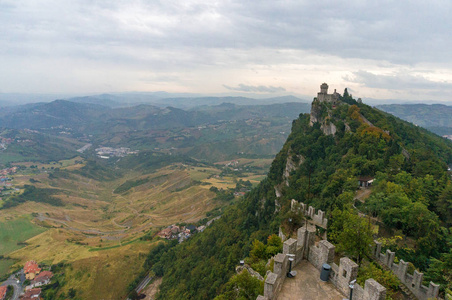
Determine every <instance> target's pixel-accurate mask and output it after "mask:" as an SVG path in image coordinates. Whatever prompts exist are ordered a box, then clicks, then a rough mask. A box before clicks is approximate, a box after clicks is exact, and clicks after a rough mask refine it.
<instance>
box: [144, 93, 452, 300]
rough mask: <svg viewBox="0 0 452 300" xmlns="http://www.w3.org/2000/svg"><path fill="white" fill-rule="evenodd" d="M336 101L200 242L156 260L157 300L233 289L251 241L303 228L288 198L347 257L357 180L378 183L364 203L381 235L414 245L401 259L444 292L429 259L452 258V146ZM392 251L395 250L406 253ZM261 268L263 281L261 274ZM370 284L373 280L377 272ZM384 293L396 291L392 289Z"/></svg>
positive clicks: (344, 99) (305, 123)
mask: <svg viewBox="0 0 452 300" xmlns="http://www.w3.org/2000/svg"><path fill="white" fill-rule="evenodd" d="M321 92H322V91H321ZM325 94H326V95H328V94H327V93H325ZM336 96H337V97H324V98H323V99H319V97H317V98H316V99H314V101H313V103H312V108H311V112H310V114H300V116H299V117H298V118H297V119H296V120H294V121H293V123H292V131H291V133H290V135H289V137H288V138H287V141H286V143H285V144H284V146H283V147H282V149H281V151H280V152H279V153H278V155H277V156H276V157H275V159H274V161H273V163H272V166H271V169H270V171H269V173H268V175H267V178H266V179H264V180H263V181H262V182H261V183H260V184H259V186H258V187H256V188H255V189H253V190H252V191H251V192H250V193H248V194H247V195H246V196H245V198H244V200H243V201H241V202H239V203H237V204H236V205H234V206H232V207H231V208H230V209H229V210H227V211H226V212H225V213H224V215H223V217H222V218H221V219H220V220H218V221H217V222H216V223H214V224H213V226H212V227H211V228H209V229H208V230H206V231H205V232H204V233H203V234H202V235H199V236H198V237H196V238H194V239H193V240H191V241H189V242H188V243H185V244H182V245H178V246H176V247H174V248H171V249H170V250H168V251H167V252H165V253H164V254H163V255H162V256H161V257H160V260H159V261H158V262H157V263H156V264H155V265H154V267H153V270H154V269H155V270H159V271H160V274H163V282H162V285H161V291H160V294H159V296H158V299H177V298H178V297H180V296H181V295H183V297H184V298H186V299H209V298H213V297H215V295H218V294H221V293H223V292H227V291H228V288H230V287H231V284H232V281H231V282H230V283H227V281H228V279H229V278H230V277H231V276H232V275H233V274H234V269H235V266H236V264H237V263H238V261H239V260H241V259H243V258H244V257H246V256H249V255H250V251H251V250H252V249H253V247H254V246H253V245H254V242H253V241H255V240H256V239H257V240H258V241H260V242H266V240H267V237H268V236H269V235H270V234H272V233H278V229H279V227H280V226H281V227H283V228H286V229H287V228H297V227H298V226H299V225H301V224H302V223H301V221H302V220H299V219H294V218H293V217H290V216H291V213H290V206H291V200H292V199H296V200H297V201H300V202H303V203H305V204H306V205H312V206H314V207H315V208H317V209H321V210H323V211H325V212H326V215H327V217H328V219H329V225H328V228H329V229H328V231H327V234H328V239H329V240H330V241H331V242H332V243H333V244H335V245H337V246H338V247H339V249H341V253H342V254H346V255H350V256H351V257H353V258H354V255H355V254H354V252H353V251H351V250H350V251H349V250H348V248H347V245H349V244H347V242H345V241H344V240H343V239H342V238H340V236H341V232H344V230H343V226H345V225H344V223H343V222H344V221H343V220H344V218H345V220H348V219H353V218H350V217H347V216H349V215H350V214H352V215H354V214H357V213H358V212H359V210H360V208H359V207H358V206H356V207H357V208H354V207H355V205H358V204H359V203H355V193H356V191H357V189H358V184H357V182H358V177H359V176H368V177H369V176H371V177H373V178H375V183H374V185H375V187H374V193H372V196H371V197H370V198H369V200H368V201H369V202H368V204H367V205H368V207H371V208H370V209H371V213H372V215H373V216H374V217H375V218H377V219H378V220H381V222H383V224H384V226H385V227H387V230H401V232H402V234H403V235H404V236H405V237H406V239H409V240H411V241H412V243H414V244H415V245H416V246H415V247H414V248H413V249H412V250H411V251H412V252H406V251H407V250H404V251H402V252H401V251H399V252H398V253H397V255H398V257H399V258H403V259H404V260H406V261H412V262H413V263H415V264H416V267H418V268H420V269H421V270H423V271H425V272H426V277H427V278H428V279H429V280H433V281H434V282H436V283H440V284H441V285H442V286H443V288H444V280H443V279H441V278H438V277H435V275H434V274H435V273H434V272H433V271H430V270H431V268H432V266H430V265H429V263H428V261H429V259H430V258H434V259H438V261H440V262H441V261H442V260H441V259H442V255H446V254H447V252H448V251H449V248H447V246H445V245H446V242H445V241H446V240H447V239H448V238H450V236H451V234H450V233H447V234H445V232H446V231H447V229H446V228H447V227H445V226H450V225H452V220H451V219H450V217H449V216H448V215H449V214H450V210H443V209H441V207H443V206H444V205H447V203H448V201H450V200H447V199H448V198H447V195H449V194H448V193H450V191H449V190H450V189H451V182H450V176H448V174H447V164H449V163H451V162H452V143H450V142H448V141H446V140H444V139H442V138H440V137H438V136H436V135H434V134H432V133H430V132H428V131H427V130H424V129H422V128H419V127H415V126H413V125H411V124H409V123H407V122H405V121H402V120H400V119H398V118H396V117H394V116H391V115H389V114H386V113H383V112H381V111H379V110H376V109H374V108H372V107H370V106H368V105H366V104H364V103H362V101H357V100H355V99H353V97H352V96H351V95H349V94H348V93H347V91H346V90H345V91H344V94H343V95H339V94H337V93H336ZM334 128H335V129H334ZM394 189H395V191H396V192H395V191H394ZM433 191H434V192H433ZM391 197H392V198H391ZM389 199H392V200H389ZM366 201H367V200H366ZM391 201H393V202H391ZM394 201H395V202H394ZM366 203H367V202H366ZM360 207H361V206H360ZM362 207H364V205H362ZM363 209H364V208H363ZM395 216H404V217H402V218H400V217H398V218H396V219H394V217H395ZM289 219H290V220H291V223H290V224H289V223H288V222H289ZM413 219H416V220H417V221H416V222H413V221H412V220H413ZM330 222H331V223H330ZM352 228H353V227H352ZM447 232H448V231H447ZM287 234H289V235H290V232H288V233H287ZM377 237H378V236H376V237H375V238H377ZM390 247H391V248H390V249H392V250H396V251H397V250H398V249H399V250H400V249H402V248H403V247H409V246H408V245H405V246H404V245H403V244H393V245H391V246H390ZM399 247H402V248H399ZM403 249H405V248H403ZM184 253H190V255H189V256H186V255H184ZM400 253H405V254H403V255H402V256H401V254H400ZM443 253H446V254H443ZM182 257H184V258H183V259H182ZM438 264H439V263H438ZM254 267H255V268H258V266H257V265H255V266H254ZM254 267H253V268H254ZM261 270H262V271H263V272H264V273H263V274H261V275H265V270H266V268H265V267H264V268H263V269H261ZM361 276H364V275H361ZM367 276H369V277H368V278H370V277H373V278H375V279H376V280H377V281H378V280H379V278H378V276H379V275H378V274H376V273H372V274H367ZM234 278H235V277H234ZM361 278H362V277H361ZM234 280H237V278H235V279H234ZM235 287H236V288H238V286H237V285H235ZM389 288H390V289H391V292H393V293H395V292H397V288H394V287H389ZM228 295H229V294H228ZM218 299H223V298H221V297H220V298H218Z"/></svg>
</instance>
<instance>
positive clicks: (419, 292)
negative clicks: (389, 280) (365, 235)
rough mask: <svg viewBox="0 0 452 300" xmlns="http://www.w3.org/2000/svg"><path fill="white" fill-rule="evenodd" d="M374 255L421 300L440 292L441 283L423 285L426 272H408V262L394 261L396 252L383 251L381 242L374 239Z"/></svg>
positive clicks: (435, 295)
mask: <svg viewBox="0 0 452 300" xmlns="http://www.w3.org/2000/svg"><path fill="white" fill-rule="evenodd" d="M374 244H375V246H374V247H373V255H374V257H375V259H376V260H377V261H378V262H379V263H381V264H383V265H385V266H387V267H388V268H389V269H390V270H391V271H393V272H394V274H395V275H396V276H397V277H398V278H399V279H400V281H401V282H402V283H403V284H404V285H405V286H406V287H407V288H408V289H409V290H410V291H411V292H412V293H413V294H414V295H415V296H416V297H417V298H418V299H420V300H427V299H436V298H437V297H438V293H439V285H438V284H435V283H433V282H431V281H430V284H429V286H428V287H426V286H425V285H422V279H423V277H424V274H423V273H421V272H419V271H417V270H415V271H414V273H413V275H411V274H408V272H407V270H408V262H405V261H403V259H401V260H400V262H399V263H398V264H396V263H394V260H395V252H392V251H391V250H389V249H388V250H386V253H384V254H383V253H381V243H380V242H378V241H374Z"/></svg>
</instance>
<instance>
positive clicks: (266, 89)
mask: <svg viewBox="0 0 452 300" xmlns="http://www.w3.org/2000/svg"><path fill="white" fill-rule="evenodd" d="M223 86H224V87H225V88H227V89H228V90H231V91H238V92H254V93H278V92H285V91H286V89H285V88H283V87H280V86H264V85H259V86H252V85H245V84H242V83H241V84H239V85H238V86H237V87H231V86H227V85H225V84H224V85H223Z"/></svg>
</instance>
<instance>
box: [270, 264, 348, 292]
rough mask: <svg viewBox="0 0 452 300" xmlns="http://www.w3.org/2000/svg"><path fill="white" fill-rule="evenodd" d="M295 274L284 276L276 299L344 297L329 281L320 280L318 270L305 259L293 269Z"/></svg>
mask: <svg viewBox="0 0 452 300" xmlns="http://www.w3.org/2000/svg"><path fill="white" fill-rule="evenodd" d="M294 270H295V271H297V276H295V277H294V278H286V279H285V280H284V284H283V286H282V289H281V292H280V293H279V295H278V298H277V299H278V300H325V299H328V300H330V299H331V300H342V299H346V297H345V296H343V295H342V294H341V293H339V291H338V290H336V288H335V287H334V285H332V284H331V283H329V282H323V281H321V280H320V272H319V270H317V269H316V268H315V267H314V266H313V265H311V264H310V263H309V262H307V261H306V260H303V261H301V262H300V263H299V264H298V265H297V266H296V267H295V269H294Z"/></svg>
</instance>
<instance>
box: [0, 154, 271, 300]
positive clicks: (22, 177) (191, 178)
mask: <svg viewBox="0 0 452 300" xmlns="http://www.w3.org/2000/svg"><path fill="white" fill-rule="evenodd" d="M80 162H81V161H80V160H79V159H78V158H74V159H72V160H67V161H64V162H57V163H50V164H45V165H44V164H42V165H38V169H39V168H41V169H42V168H43V167H44V168H45V169H49V168H51V167H52V166H54V167H56V166H58V167H59V168H60V170H63V171H58V172H55V171H49V172H48V173H46V172H44V171H40V172H36V174H33V173H30V172H26V170H28V169H29V167H30V166H31V165H32V164H30V165H27V169H25V171H24V172H20V173H18V174H16V175H15V176H14V182H15V184H16V185H18V186H19V187H21V186H22V185H25V184H28V185H30V184H31V185H34V186H36V187H37V188H41V189H49V188H50V189H52V190H54V191H56V193H55V194H53V197H56V198H58V199H60V200H61V201H62V203H63V206H50V205H49V204H46V203H40V202H34V201H29V202H26V203H24V204H20V205H19V206H16V207H13V208H10V209H7V210H0V241H1V243H0V254H5V255H6V256H7V257H8V258H11V259H13V260H14V262H15V265H14V266H19V265H23V264H24V263H25V262H26V261H27V260H30V259H33V260H36V261H38V262H40V263H45V264H48V265H50V264H57V263H68V264H69V265H70V267H67V268H66V269H65V274H66V277H65V278H67V279H66V280H67V282H66V285H65V286H64V287H63V288H62V289H63V291H66V292H67V290H68V289H69V287H72V288H75V289H77V291H78V292H77V293H78V294H77V296H78V297H81V298H83V299H102V298H104V299H123V298H124V297H125V292H126V289H127V285H128V283H129V282H131V281H132V280H133V279H134V277H135V276H136V275H137V274H138V273H139V272H140V268H141V266H142V265H143V262H144V260H145V258H146V254H147V253H148V252H149V250H150V249H151V248H152V247H153V246H154V245H155V243H156V240H155V239H154V240H151V241H144V240H142V239H140V238H141V237H143V236H145V235H146V236H147V237H149V236H152V235H154V234H155V233H156V232H158V231H159V230H160V229H162V228H164V227H166V226H168V225H170V224H175V223H196V222H198V221H199V220H200V219H203V218H205V217H206V213H207V212H209V211H212V210H215V209H217V208H218V207H222V206H224V205H227V203H225V202H222V201H220V200H213V199H214V198H215V197H216V193H215V192H212V191H211V190H210V188H211V187H212V186H215V187H217V188H219V189H221V188H222V189H228V188H232V189H233V188H235V185H236V182H237V181H238V179H242V180H250V181H251V182H252V183H253V184H254V183H256V182H258V179H260V178H262V175H260V174H256V173H253V172H247V173H244V174H243V175H241V177H240V178H238V177H237V176H235V175H228V176H222V175H221V174H222V172H223V171H224V168H223V167H221V166H220V165H218V167H216V166H205V167H202V166H201V167H200V166H190V165H185V164H182V163H175V164H172V165H169V166H167V167H163V168H161V169H159V170H157V171H156V172H154V173H151V174H146V173H145V174H143V173H140V172H137V171H134V170H127V172H126V173H122V174H121V176H120V178H118V179H114V177H112V179H110V180H101V181H100V180H96V179H94V178H93V177H91V176H87V175H83V174H84V173H83V172H80V171H78V169H80V168H81V167H82V166H83V164H81V163H80ZM243 163H244V164H249V165H251V164H254V165H256V166H262V163H263V165H265V163H266V162H259V161H256V160H245V161H243ZM74 169H75V171H74ZM80 170H81V169H80ZM49 174H51V175H49ZM220 175H221V176H220ZM118 177H119V176H118ZM30 179H31V180H30ZM25 241H26V244H21V245H18V244H17V243H18V242H25ZM12 262H13V261H12V260H8V261H7V260H1V261H0V275H1V274H2V273H3V274H4V273H6V272H7V271H8V270H9V268H10V267H11V265H12ZM14 266H13V267H14Z"/></svg>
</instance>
